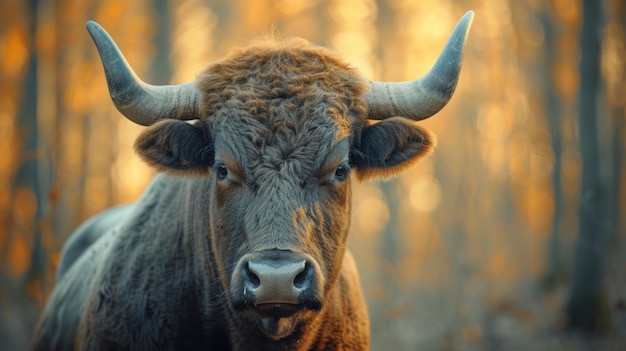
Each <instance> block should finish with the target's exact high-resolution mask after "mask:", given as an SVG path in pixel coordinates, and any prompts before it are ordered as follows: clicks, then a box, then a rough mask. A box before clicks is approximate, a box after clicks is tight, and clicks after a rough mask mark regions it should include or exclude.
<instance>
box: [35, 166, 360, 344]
mask: <svg viewBox="0 0 626 351" xmlns="http://www.w3.org/2000/svg"><path fill="white" fill-rule="evenodd" d="M210 187H211V184H210V182H209V181H207V180H206V179H182V178H176V177H170V176H167V175H159V176H157V178H156V179H155V181H154V182H153V183H152V185H151V186H150V187H149V188H148V190H147V191H146V193H145V194H144V195H143V196H142V198H141V199H140V200H139V201H138V202H136V203H134V204H133V205H129V206H125V207H123V208H119V209H117V208H116V209H114V210H113V211H109V212H105V213H103V214H100V215H99V216H97V217H94V218H93V219H92V220H91V224H92V225H90V226H88V227H87V228H81V229H82V230H79V231H77V232H76V233H75V234H74V235H73V236H76V235H78V236H85V237H92V236H91V234H92V233H97V234H100V236H101V237H100V238H97V240H95V241H94V242H93V243H92V244H91V245H90V246H84V244H85V243H87V242H88V241H83V242H81V244H80V245H74V246H72V248H73V249H76V250H77V251H81V250H84V254H83V255H81V256H80V257H79V259H78V260H77V261H76V262H75V263H74V264H72V267H71V268H70V269H68V270H67V271H66V272H65V273H64V274H63V276H62V277H60V279H61V281H62V282H63V286H65V287H67V289H65V290H64V291H62V292H61V293H58V294H55V295H54V298H53V299H52V300H50V302H49V303H48V306H49V307H48V309H47V311H46V314H47V315H50V316H53V315H54V316H62V317H61V318H59V321H62V324H57V323H50V324H46V325H45V328H44V329H42V330H40V332H39V333H40V335H41V338H42V348H44V349H45V348H48V347H49V346H50V345H55V347H54V348H53V349H56V350H71V349H72V348H73V345H74V344H76V345H83V344H84V343H86V344H89V343H88V340H82V339H83V338H85V337H88V336H87V335H94V334H95V335H101V339H100V343H99V347H100V349H103V350H117V349H120V345H124V346H129V348H128V349H136V350H221V349H224V350H228V349H236V350H281V349H293V346H290V345H291V344H292V343H293V342H294V341H296V343H295V344H296V345H298V347H300V346H302V347H301V348H302V349H313V350H329V349H335V348H338V349H353V350H362V349H367V346H368V342H369V341H368V338H367V336H368V334H369V325H368V318H367V310H366V307H365V304H364V301H363V298H362V296H361V292H360V288H359V281H358V276H357V270H356V267H355V265H354V262H353V260H352V257H351V255H350V254H349V253H347V254H346V255H345V257H344V264H343V268H342V271H341V274H340V277H339V280H338V282H337V284H335V286H334V288H333V292H332V294H331V297H330V299H329V301H328V303H327V305H326V307H324V309H323V311H321V312H320V313H322V314H324V317H323V318H320V323H318V325H313V326H310V327H309V328H308V329H307V330H306V331H303V333H302V334H301V335H293V336H292V337H290V338H288V339H286V340H283V341H282V342H275V341H271V340H270V339H268V338H267V337H264V336H263V335H262V334H261V333H258V332H255V331H254V330H250V331H249V332H248V333H246V334H245V335H232V336H230V335H229V334H231V333H230V332H229V331H230V330H232V329H233V328H236V326H234V325H229V321H233V320H234V319H233V318H232V317H231V316H229V313H230V312H229V311H228V309H227V308H228V307H227V306H226V305H225V304H224V300H223V299H224V297H223V291H222V290H221V286H219V283H218V282H219V278H218V277H217V276H216V274H217V273H216V272H215V271H213V270H210V271H209V272H206V270H205V267H212V266H213V265H214V264H215V263H214V262H213V261H214V260H213V259H211V260H210V261H208V260H203V259H202V258H206V259H208V258H210V257H207V256H206V255H204V253H203V252H202V251H204V248H205V247H207V246H208V245H209V243H208V242H207V241H206V239H208V237H207V236H206V235H205V233H207V232H208V230H209V229H208V221H202V222H200V223H198V222H197V221H196V222H194V220H193V219H194V218H198V217H200V216H202V217H205V216H206V213H204V212H203V211H202V209H203V208H205V206H203V204H206V202H207V201H209V199H208V195H207V194H209V192H208V191H207V192H198V191H190V190H193V189H210ZM164 218H168V219H170V220H168V221H167V222H164V221H163V219H164ZM97 222H101V223H107V224H109V223H115V224H114V225H113V226H112V227H109V228H108V230H106V231H105V232H101V231H100V229H103V228H101V227H100V226H99V225H98V223H97ZM93 229H98V230H96V231H93V232H92V231H90V230H93ZM73 239H74V238H73ZM73 239H70V243H72V242H73V241H72V240H73ZM199 251H200V252H199ZM68 253H69V252H65V253H64V254H65V255H67V254H68ZM72 257H73V255H72ZM65 259H66V258H65V257H63V258H62V259H61V265H62V266H63V265H64V262H63V261H64V260H65ZM198 272H206V273H205V274H203V278H202V279H199V278H198V274H199V273H198ZM70 287H71V288H70ZM94 304H96V306H94ZM99 304H102V305H101V306H97V305H99ZM92 308H93V309H94V310H95V311H93V312H92V313H93V314H91V315H90V314H87V313H81V312H84V311H88V310H91V309H92ZM91 318H99V319H101V320H103V321H106V323H105V324H103V325H96V323H93V322H91V323H90V321H89V320H90V319H91ZM322 321H323V324H322ZM322 326H323V328H322ZM92 328H93V329H92ZM99 333H105V334H104V335H102V334H99ZM313 336H315V337H313ZM281 343H282V344H283V345H281Z"/></svg>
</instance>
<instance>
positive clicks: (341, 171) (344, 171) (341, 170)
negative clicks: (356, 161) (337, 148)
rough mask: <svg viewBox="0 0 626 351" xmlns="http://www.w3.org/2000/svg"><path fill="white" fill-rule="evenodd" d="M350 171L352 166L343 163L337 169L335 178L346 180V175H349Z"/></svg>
mask: <svg viewBox="0 0 626 351" xmlns="http://www.w3.org/2000/svg"><path fill="white" fill-rule="evenodd" d="M349 172H350V166H348V165H345V164H341V165H339V167H337V169H336V170H335V179H336V180H338V181H341V182H342V181H344V180H346V177H347V176H348V173H349Z"/></svg>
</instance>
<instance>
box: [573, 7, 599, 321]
mask: <svg viewBox="0 0 626 351" xmlns="http://www.w3.org/2000/svg"><path fill="white" fill-rule="evenodd" d="M582 4H583V15H584V19H583V25H582V31H581V33H580V54H581V60H580V66H579V69H580V87H579V91H578V133H579V135H578V138H579V146H580V153H581V158H582V181H581V191H580V200H579V201H580V202H579V213H578V216H579V232H578V238H577V242H576V252H575V255H576V256H575V261H574V270H573V280H572V285H571V290H570V296H569V301H568V304H567V317H568V326H569V328H570V329H573V330H581V331H584V332H598V331H600V330H602V329H603V327H605V325H606V306H605V304H606V302H605V301H604V298H603V289H602V286H603V284H602V283H603V282H602V280H603V279H602V259H603V255H604V251H605V250H604V249H605V248H604V247H603V245H602V243H603V242H605V240H606V235H607V228H608V227H609V223H607V220H608V218H607V217H606V211H607V206H606V203H607V198H608V196H607V193H608V191H609V189H607V188H606V184H604V183H603V182H602V177H601V172H600V170H601V166H602V163H601V162H600V161H601V157H602V155H601V154H600V142H601V141H602V140H601V139H600V138H599V136H598V118H599V117H600V116H599V115H598V111H597V110H598V109H597V98H598V94H597V92H598V91H599V89H600V54H601V28H602V17H601V16H602V2H601V1H597V0H583V2H582Z"/></svg>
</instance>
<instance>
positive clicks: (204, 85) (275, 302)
mask: <svg viewBox="0 0 626 351" xmlns="http://www.w3.org/2000/svg"><path fill="white" fill-rule="evenodd" d="M471 18H472V15H471V14H468V15H466V16H465V17H464V18H463V19H462V21H461V22H460V24H459V25H458V26H457V29H456V30H455V33H453V35H452V37H451V40H450V41H449V43H448V45H447V46H446V49H445V50H444V53H442V57H441V58H440V59H439V60H438V62H437V64H436V65H435V67H434V68H433V70H432V71H431V72H430V73H429V74H427V75H426V76H425V77H424V78H423V79H419V80H416V81H413V82H408V83H378V82H369V81H367V80H366V79H364V78H363V77H361V76H360V75H359V74H358V73H357V72H356V71H354V70H353V69H351V68H349V67H348V65H346V64H345V63H343V62H342V61H341V60H340V59H338V58H337V57H336V56H335V55H334V54H332V53H331V52H329V51H328V50H325V49H323V48H318V47H314V46H312V45H310V44H309V43H307V42H304V41H301V40H295V41H294V40H291V41H286V42H272V43H262V44H258V45H255V46H252V47H251V48H248V49H244V50H240V51H236V52H234V53H233V54H231V55H230V56H229V57H227V58H226V59H224V60H221V61H218V62H216V63H214V64H213V65H210V66H209V67H208V68H207V70H206V71H205V72H204V73H203V74H201V75H200V76H199V77H198V79H197V80H196V81H195V82H193V83H189V84H183V85H180V86H166V87H154V86H150V85H146V84H145V83H143V82H141V81H140V80H138V78H137V77H136V76H135V75H134V73H133V72H132V70H131V69H130V68H129V66H128V65H127V63H126V61H125V60H124V58H123V56H122V55H121V53H120V52H119V50H118V49H117V47H116V46H115V44H114V42H113V41H112V39H111V38H110V37H109V36H108V34H106V32H105V31H104V30H103V29H102V28H101V27H99V26H98V25H97V24H95V23H90V24H88V29H89V30H90V33H91V35H92V37H93V38H94V41H95V42H96V45H97V46H98V50H99V52H100V55H101V58H102V61H103V64H104V67H105V73H106V76H107V82H108V84H109V90H110V92H111V96H112V98H113V101H114V103H115V104H116V106H117V108H118V109H119V110H120V111H121V112H122V113H124V114H125V115H126V116H127V117H128V118H130V119H132V120H133V121H135V122H137V123H141V124H145V125H151V126H150V127H149V128H148V129H146V130H145V131H144V132H143V133H142V135H141V136H140V137H139V138H138V139H137V142H136V143H135V148H136V150H137V152H138V154H139V155H140V156H141V157H142V158H143V159H144V160H145V161H146V162H147V163H149V164H151V165H152V166H154V167H156V168H157V169H158V170H160V171H162V172H164V173H165V174H160V175H158V176H157V177H156V178H155V180H154V181H153V182H152V184H151V185H150V186H149V188H148V189H147V190H146V192H145V193H144V194H143V196H142V197H141V198H140V199H139V200H138V201H137V202H135V203H133V204H129V205H124V206H121V207H117V208H114V209H111V210H108V211H106V212H104V213H103V214H101V215H99V216H96V217H95V218H93V219H91V220H90V221H88V222H87V223H86V224H84V225H83V226H82V227H80V228H79V229H78V230H77V231H76V233H74V234H73V235H72V237H71V238H70V240H69V241H68V243H67V244H66V246H65V248H64V250H63V255H62V258H61V263H60V266H59V271H58V274H57V284H56V286H55V289H54V291H53V293H52V296H51V297H50V301H49V302H48V305H47V307H46V309H45V311H44V313H43V316H42V318H41V320H40V324H39V327H38V330H37V333H36V336H35V343H34V345H35V349H36V350H72V349H82V350H366V349H368V348H369V320H368V316H367V309H366V306H365V303H364V300H363V296H362V293H361V290H360V286H359V278H358V274H357V269H356V266H355V264H354V261H353V258H352V255H351V254H350V252H349V250H348V249H347V241H348V232H349V226H350V214H351V198H352V194H351V182H352V178H353V177H352V175H351V173H353V174H355V176H356V178H358V179H360V180H366V179H372V178H374V179H375V178H385V177H391V176H394V175H396V174H398V173H399V172H401V171H402V170H403V169H405V168H406V167H407V166H409V165H411V164H413V163H414V162H416V161H417V160H418V159H420V158H421V157H423V156H424V155H426V154H428V153H429V152H430V151H431V150H432V147H433V138H432V136H431V134H430V133H429V132H428V131H426V130H425V129H423V128H420V127H419V126H416V125H415V124H413V123H411V122H410V121H408V120H407V119H405V118H400V117H396V118H391V117H393V116H397V115H399V114H402V115H404V116H407V117H410V118H412V119H416V120H419V119H423V118H427V117H429V116H430V115H432V114H433V113H436V112H437V111H438V110H439V109H441V108H442V107H443V106H444V105H445V103H446V102H447V101H448V99H449V98H450V96H451V95H452V92H453V90H454V87H455V86H456V79H457V77H458V73H459V69H460V62H461V57H462V55H461V54H462V48H463V44H464V39H465V36H466V32H467V29H468V27H469V23H470V22H471ZM370 118H376V119H387V120H385V121H382V122H380V123H377V124H371V123H369V122H368V121H367V120H368V119H370ZM190 119H193V120H195V122H193V123H185V122H182V121H181V120H190Z"/></svg>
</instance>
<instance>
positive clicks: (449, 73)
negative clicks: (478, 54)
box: [364, 11, 474, 121]
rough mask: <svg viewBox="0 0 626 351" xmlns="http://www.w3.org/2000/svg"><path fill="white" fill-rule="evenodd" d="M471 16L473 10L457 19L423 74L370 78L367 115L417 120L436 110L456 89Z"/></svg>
mask: <svg viewBox="0 0 626 351" xmlns="http://www.w3.org/2000/svg"><path fill="white" fill-rule="evenodd" d="M473 19H474V12H473V11H468V12H467V13H466V14H465V15H464V16H463V17H462V18H461V20H460V21H459V23H458V24H457V25H456V28H455V29H454V31H453V32H452V35H450V39H448V43H447V44H446V46H445V47H444V49H443V51H442V52H441V55H439V58H438V59H437V62H436V63H435V65H434V66H433V68H431V69H430V71H429V72H428V73H426V75H424V76H423V77H421V78H418V79H416V80H414V81H411V82H402V83H383V82H374V81H372V82H371V86H370V90H369V91H368V92H367V93H366V94H365V95H364V98H365V100H366V101H367V104H368V105H369V117H368V118H370V119H385V118H388V117H393V116H403V117H407V118H411V119H414V120H417V121H419V120H422V119H426V118H428V117H430V116H432V115H434V114H435V113H437V112H439V110H441V109H442V108H443V107H444V106H445V105H446V104H447V103H448V101H449V100H450V98H451V97H452V94H453V93H454V89H455V88H456V83H457V81H458V78H459V72H460V71H461V62H462V61H463V48H464V46H465V40H466V38H467V35H468V33H469V28H470V26H471V24H472V20H473Z"/></svg>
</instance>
